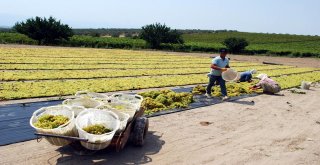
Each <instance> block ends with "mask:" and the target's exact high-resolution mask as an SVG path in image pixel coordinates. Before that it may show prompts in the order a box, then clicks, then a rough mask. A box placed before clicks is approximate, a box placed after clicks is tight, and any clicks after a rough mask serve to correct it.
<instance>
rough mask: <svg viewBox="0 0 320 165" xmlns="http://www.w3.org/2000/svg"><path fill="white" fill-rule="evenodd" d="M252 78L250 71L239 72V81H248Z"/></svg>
mask: <svg viewBox="0 0 320 165" xmlns="http://www.w3.org/2000/svg"><path fill="white" fill-rule="evenodd" d="M251 78H252V74H251V72H250V71H246V72H242V73H240V80H239V81H240V82H245V81H249V80H251Z"/></svg>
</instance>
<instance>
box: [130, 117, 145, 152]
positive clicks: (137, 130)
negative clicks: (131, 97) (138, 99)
mask: <svg viewBox="0 0 320 165" xmlns="http://www.w3.org/2000/svg"><path fill="white" fill-rule="evenodd" d="M148 128H149V119H148V118H146V117H138V118H137V119H136V121H135V124H134V128H133V132H132V143H133V145H135V146H139V147H142V146H143V144H144V139H145V137H146V135H147V132H148Z"/></svg>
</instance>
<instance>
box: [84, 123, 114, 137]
mask: <svg viewBox="0 0 320 165" xmlns="http://www.w3.org/2000/svg"><path fill="white" fill-rule="evenodd" d="M82 129H83V130H84V131H86V132H88V133H90V134H95V135H101V134H105V133H108V132H111V131H112V129H109V128H106V127H105V126H103V125H101V124H94V125H90V126H87V127H84V128H82Z"/></svg>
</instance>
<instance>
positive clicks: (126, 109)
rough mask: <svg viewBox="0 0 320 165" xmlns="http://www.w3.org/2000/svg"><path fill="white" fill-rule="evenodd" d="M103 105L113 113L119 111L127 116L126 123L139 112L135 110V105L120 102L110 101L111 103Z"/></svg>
mask: <svg viewBox="0 0 320 165" xmlns="http://www.w3.org/2000/svg"><path fill="white" fill-rule="evenodd" d="M104 105H105V106H107V107H109V108H110V109H111V110H113V111H119V112H123V113H125V114H128V115H129V119H128V121H131V120H132V118H133V117H134V115H135V114H136V112H137V111H138V110H139V109H138V108H137V105H135V104H131V103H128V102H124V101H120V100H111V102H107V103H105V104H104Z"/></svg>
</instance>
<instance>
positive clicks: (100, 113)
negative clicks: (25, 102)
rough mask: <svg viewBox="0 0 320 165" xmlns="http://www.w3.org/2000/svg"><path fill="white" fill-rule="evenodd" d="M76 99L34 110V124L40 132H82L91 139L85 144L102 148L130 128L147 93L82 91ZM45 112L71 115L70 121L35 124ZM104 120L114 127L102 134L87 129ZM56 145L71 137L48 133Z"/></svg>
mask: <svg viewBox="0 0 320 165" xmlns="http://www.w3.org/2000/svg"><path fill="white" fill-rule="evenodd" d="M75 96H76V98H75V99H67V100H65V101H63V103H62V105H58V106H52V107H44V108H41V109H39V110H37V111H35V112H34V113H33V116H32V117H31V119H30V125H31V126H32V127H33V128H35V129H36V131H37V132H38V133H46V134H53V135H63V136H73V137H75V136H78V137H80V138H84V139H88V141H87V142H81V144H82V146H84V147H85V148H87V149H90V150H101V149H104V148H106V147H108V145H109V144H110V143H111V140H112V138H113V136H114V135H115V134H116V133H119V132H121V131H123V130H124V129H125V128H126V125H127V123H128V121H130V120H131V119H132V118H133V117H134V115H135V113H136V112H137V111H138V110H139V109H140V105H141V102H142V100H143V97H142V96H140V95H130V94H122V93H117V94H114V95H112V96H110V97H109V96H107V95H104V94H100V93H94V92H87V91H79V92H77V93H76V95H75ZM45 114H51V115H63V116H65V117H68V118H69V121H68V122H67V123H65V124H63V125H61V126H59V127H58V128H54V129H42V128H38V127H36V126H35V123H36V122H37V121H38V119H39V117H41V116H42V115H45ZM94 124H100V125H103V126H105V127H107V128H110V129H111V130H112V131H111V132H108V133H104V134H101V135H95V134H90V133H88V132H86V131H84V129H83V128H84V127H87V126H90V125H94ZM46 139H47V140H48V141H49V142H50V143H51V144H53V145H58V146H62V145H67V144H69V143H70V141H68V140H65V139H61V138H57V137H46Z"/></svg>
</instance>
